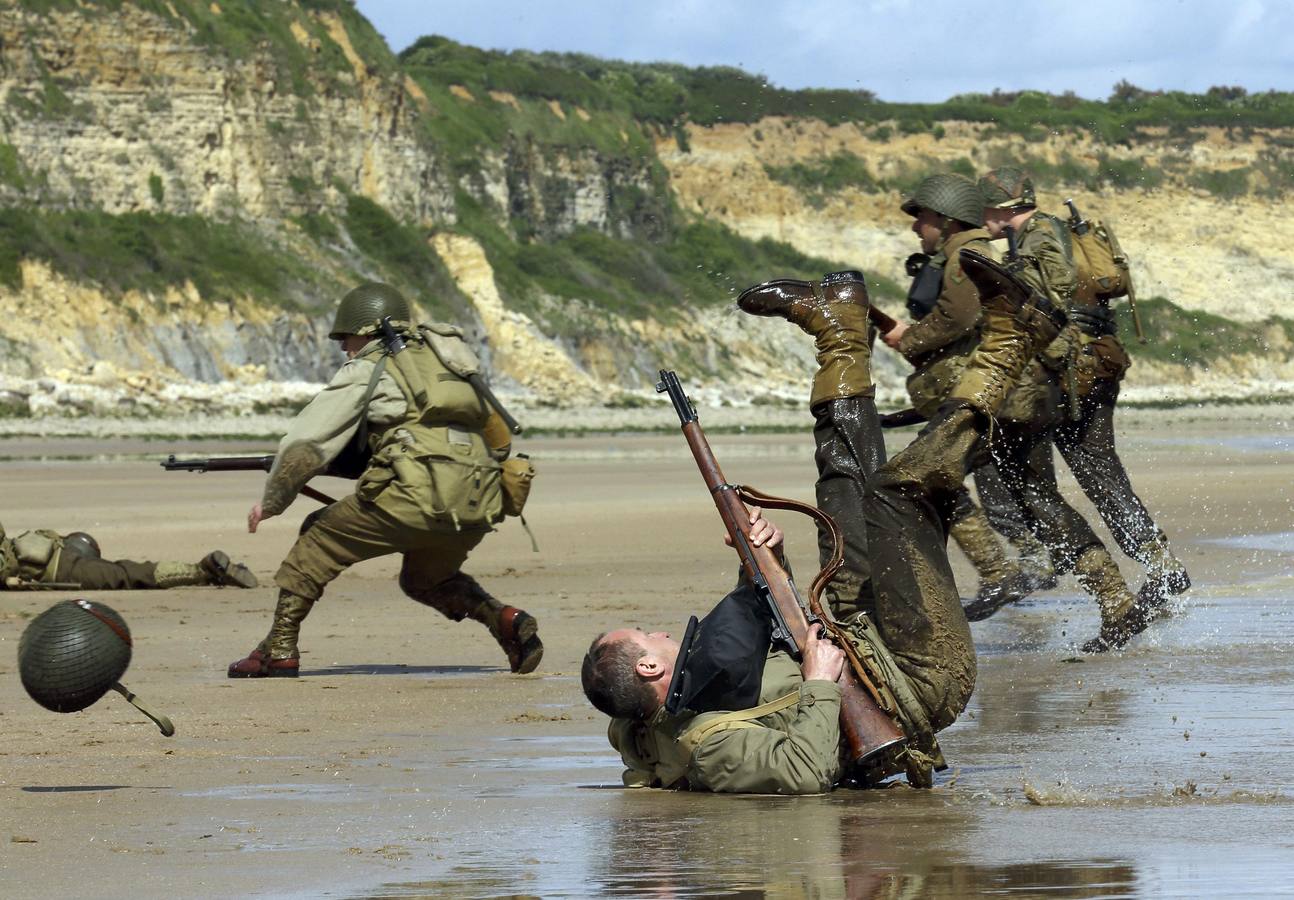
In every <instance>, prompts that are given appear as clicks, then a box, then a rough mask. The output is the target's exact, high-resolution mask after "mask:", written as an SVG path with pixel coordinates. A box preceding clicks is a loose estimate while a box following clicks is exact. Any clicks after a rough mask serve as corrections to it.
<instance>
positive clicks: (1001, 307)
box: [949, 250, 1065, 416]
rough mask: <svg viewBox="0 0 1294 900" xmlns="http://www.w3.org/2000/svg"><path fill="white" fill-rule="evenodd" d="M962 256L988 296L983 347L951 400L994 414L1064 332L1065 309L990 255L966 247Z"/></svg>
mask: <svg viewBox="0 0 1294 900" xmlns="http://www.w3.org/2000/svg"><path fill="white" fill-rule="evenodd" d="M961 261H962V269H963V271H964V272H965V273H966V275H967V276H968V277H969V278H970V279H971V281H972V282H974V284H975V287H976V288H977V289H978V291H979V295H980V297H981V298H982V299H981V302H980V308H981V310H982V315H983V322H982V325H981V329H980V334H981V338H980V343H979V346H977V347H976V348H975V352H974V353H972V354H971V357H970V360H969V361H968V362H967V364H966V368H965V369H964V370H963V372H962V376H961V378H960V379H959V380H958V382H957V385H956V387H954V388H953V389H952V391H951V392H950V394H949V400H950V401H955V402H958V403H960V404H962V405H965V406H970V407H972V408H974V409H976V410H978V411H980V412H982V413H985V414H986V415H989V416H992V415H994V414H995V413H996V412H997V411H998V410H999V409H1000V408H1001V407H1002V404H1003V402H1005V400H1006V398H1007V395H1008V394H1010V393H1011V390H1012V389H1013V388H1014V387H1015V386H1016V383H1017V382H1018V381H1019V380H1020V375H1021V374H1022V373H1023V372H1024V369H1025V366H1027V365H1028V364H1029V361H1030V360H1032V359H1033V357H1034V356H1035V354H1037V353H1038V352H1039V351H1040V350H1042V349H1043V348H1044V347H1046V346H1047V345H1048V344H1050V343H1051V342H1052V341H1053V340H1055V338H1056V335H1057V334H1059V333H1060V329H1061V328H1062V327H1063V326H1064V325H1065V313H1064V311H1063V310H1060V309H1057V308H1056V307H1055V306H1054V305H1053V304H1052V302H1051V301H1050V300H1049V299H1048V298H1047V297H1045V296H1043V295H1042V294H1040V293H1038V292H1037V291H1035V290H1033V289H1032V288H1030V287H1029V286H1028V285H1027V284H1025V283H1024V282H1023V281H1021V280H1020V279H1019V278H1017V277H1016V276H1015V275H1013V274H1011V272H1009V271H1008V270H1007V269H1006V268H1005V267H1003V266H1001V265H999V264H998V263H996V262H994V261H993V260H991V259H989V258H988V257H986V256H983V255H981V254H979V253H976V252H974V251H973V250H963V251H961Z"/></svg>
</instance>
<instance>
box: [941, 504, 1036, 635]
mask: <svg viewBox="0 0 1294 900" xmlns="http://www.w3.org/2000/svg"><path fill="white" fill-rule="evenodd" d="M948 535H949V536H950V537H951V538H952V539H953V540H954V541H956V543H957V546H958V547H960V548H961V551H962V553H964V554H966V558H967V559H968V560H970V563H971V565H972V566H974V567H975V571H976V572H978V573H979V592H978V593H977V594H976V596H975V599H974V600H972V601H971V602H970V603H968V604H966V605H965V606H964V607H962V608H963V610H964V611H965V613H966V618H967V619H968V620H969V621H971V622H978V621H980V620H981V619H987V618H988V617H989V616H991V615H993V613H995V612H997V611H998V610H999V609H1001V608H1002V607H1004V606H1006V605H1007V604H1010V603H1018V602H1019V601H1021V600H1023V599H1024V598H1025V597H1027V596H1029V593H1030V587H1029V585H1030V581H1029V579H1028V578H1027V577H1026V576H1025V573H1024V572H1023V571H1022V570H1021V569H1020V566H1019V565H1017V564H1016V562H1015V561H1014V560H1011V559H1008V558H1007V555H1006V553H1005V552H1004V551H1003V550H1002V544H1001V542H999V541H998V539H997V534H996V533H995V532H994V531H993V529H992V528H990V527H989V524H988V517H987V516H985V515H984V510H982V509H980V508H979V507H978V506H973V505H972V506H970V507H969V509H965V510H963V511H962V515H961V516H960V517H958V518H957V519H955V520H954V521H953V522H952V523H951V524H950V525H949V527H948Z"/></svg>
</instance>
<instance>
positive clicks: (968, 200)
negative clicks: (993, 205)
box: [899, 174, 986, 228]
mask: <svg viewBox="0 0 1294 900" xmlns="http://www.w3.org/2000/svg"><path fill="white" fill-rule="evenodd" d="M985 205H986V204H985V202H984V195H983V193H981V192H980V189H979V185H977V184H976V183H975V182H973V181H971V180H970V179H969V178H967V177H965V176H964V175H953V174H942V175H931V176H930V177H929V178H927V179H925V180H924V181H922V182H921V183H920V184H919V185H917V189H916V190H915V191H913V192H912V196H911V197H909V198H908V199H906V200H904V201H903V205H902V206H900V207H899V208H900V209H902V210H903V211H904V212H905V213H907V214H908V215H910V216H916V215H918V214H919V213H920V212H921V210H923V209H928V210H930V211H931V212H933V213H938V214H939V215H941V216H947V217H948V218H950V219H956V220H957V221H958V222H961V223H962V224H963V225H970V226H971V227H973V228H978V227H980V226H981V225H983V224H984V207H985Z"/></svg>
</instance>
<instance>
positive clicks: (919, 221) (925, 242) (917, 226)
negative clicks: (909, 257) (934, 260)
mask: <svg viewBox="0 0 1294 900" xmlns="http://www.w3.org/2000/svg"><path fill="white" fill-rule="evenodd" d="M942 218H943V217H942V216H940V215H939V214H938V213H934V212H931V211H930V210H928V209H923V210H921V211H920V212H919V213H917V217H916V218H915V219H913V220H912V233H913V234H915V235H916V236H917V237H918V238H920V239H921V252H922V253H934V252H935V248H937V247H938V246H939V238H940V237H941V236H942V235H943V228H942V227H941V225H942V223H941V219H942Z"/></svg>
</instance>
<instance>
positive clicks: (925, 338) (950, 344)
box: [899, 228, 997, 418]
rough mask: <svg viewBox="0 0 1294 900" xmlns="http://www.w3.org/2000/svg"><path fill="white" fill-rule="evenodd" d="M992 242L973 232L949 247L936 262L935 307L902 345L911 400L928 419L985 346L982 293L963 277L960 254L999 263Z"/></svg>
mask: <svg viewBox="0 0 1294 900" xmlns="http://www.w3.org/2000/svg"><path fill="white" fill-rule="evenodd" d="M990 240H991V239H990V238H989V234H988V232H987V231H985V230H984V229H983V228H971V229H967V230H965V231H959V232H957V233H955V234H953V235H952V236H951V237H949V238H948V240H947V241H945V242H944V244H943V246H942V247H940V249H939V251H938V253H936V254H935V256H934V257H933V258H932V259H931V264H933V265H937V266H939V267H940V268H942V270H943V278H942V279H941V281H940V286H939V295H938V298H937V299H936V300H935V304H934V308H933V309H931V310H930V311H929V312H928V313H926V314H925V315H924V316H922V317H921V318H920V319H919V320H917V321H916V322H914V323H913V324H912V325H910V326H909V327H908V329H907V331H905V332H904V333H903V337H902V338H900V340H899V352H900V353H902V354H903V356H904V358H906V359H907V360H908V362H910V363H912V365H913V367H914V371H913V372H912V374H911V375H909V376H908V382H907V387H908V396H909V397H911V399H912V406H913V408H915V409H916V410H917V412H919V413H921V414H922V415H924V416H926V417H927V418H929V417H930V416H932V415H934V413H935V410H937V409H938V408H939V404H940V403H942V402H943V401H944V399H945V398H946V397H947V395H948V391H949V390H951V389H952V387H953V386H954V385H955V384H956V383H957V380H958V379H959V378H960V377H961V372H962V369H963V368H965V366H966V360H967V358H968V357H969V356H970V354H971V353H972V352H973V351H974V350H975V345H976V344H978V343H979V320H980V298H979V293H978V292H977V291H976V290H975V285H973V284H972V283H971V281H970V279H969V278H967V277H966V275H965V274H964V273H963V272H962V266H961V256H960V252H961V251H962V250H964V249H970V250H974V251H975V252H976V253H981V254H983V255H985V256H988V257H990V258H992V259H996V258H997V255H996V254H995V253H994V252H993V250H992V245H991V244H990Z"/></svg>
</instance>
